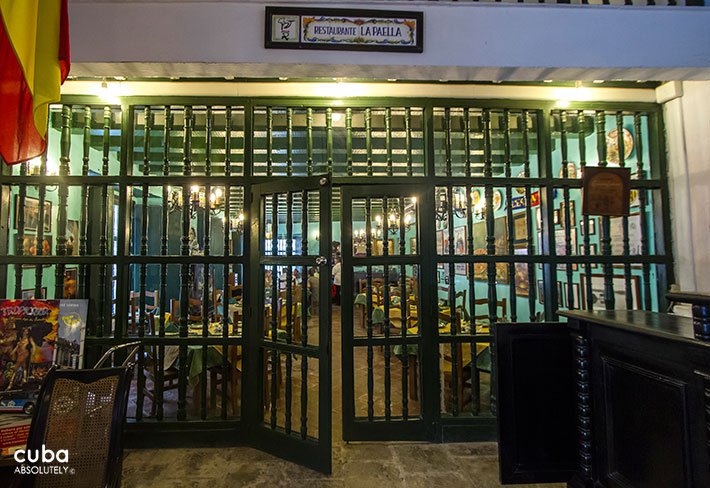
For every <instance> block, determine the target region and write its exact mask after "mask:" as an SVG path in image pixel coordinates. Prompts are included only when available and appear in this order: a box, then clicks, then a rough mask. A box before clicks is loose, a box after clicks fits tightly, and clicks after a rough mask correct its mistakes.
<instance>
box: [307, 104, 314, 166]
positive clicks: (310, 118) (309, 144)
mask: <svg viewBox="0 0 710 488" xmlns="http://www.w3.org/2000/svg"><path fill="white" fill-rule="evenodd" d="M306 175H308V176H313V109H312V108H311V107H308V108H307V109H306Z"/></svg>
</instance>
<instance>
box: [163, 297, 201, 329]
mask: <svg viewBox="0 0 710 488" xmlns="http://www.w3.org/2000/svg"><path fill="white" fill-rule="evenodd" d="M203 313H204V307H203V305H202V300H200V299H199V298H188V300H187V319H188V320H190V321H193V322H201V321H202V314H203ZM170 316H171V318H172V321H173V322H175V323H177V322H178V321H179V320H180V317H181V310H180V300H177V299H173V300H170Z"/></svg>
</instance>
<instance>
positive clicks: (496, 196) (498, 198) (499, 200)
mask: <svg viewBox="0 0 710 488" xmlns="http://www.w3.org/2000/svg"><path fill="white" fill-rule="evenodd" d="M502 204H503V194H502V193H501V192H500V190H495V191H494V192H493V210H498V209H500V207H501V205H502Z"/></svg>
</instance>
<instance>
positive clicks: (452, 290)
mask: <svg viewBox="0 0 710 488" xmlns="http://www.w3.org/2000/svg"><path fill="white" fill-rule="evenodd" d="M446 200H447V202H448V205H447V206H446V207H447V208H446V212H447V215H446V218H447V221H448V228H447V232H448V234H449V248H448V250H447V252H448V254H449V256H454V254H455V248H454V188H453V187H452V186H451V185H449V186H447V187H446ZM448 271H449V312H450V316H449V320H450V321H451V335H452V336H456V335H457V333H458V330H457V329H458V325H459V324H458V320H457V319H456V265H455V264H454V263H453V262H450V263H449V264H448ZM450 347H451V349H450V351H451V384H450V385H449V387H450V388H451V415H453V416H454V417H457V416H458V415H459V413H460V412H459V408H458V403H459V392H458V384H459V375H458V365H459V357H458V345H457V344H455V343H453V342H452V343H451V344H450Z"/></svg>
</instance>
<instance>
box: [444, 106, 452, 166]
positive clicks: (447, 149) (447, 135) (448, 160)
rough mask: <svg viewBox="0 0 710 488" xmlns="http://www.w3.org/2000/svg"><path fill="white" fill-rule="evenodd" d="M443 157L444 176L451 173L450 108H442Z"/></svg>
mask: <svg viewBox="0 0 710 488" xmlns="http://www.w3.org/2000/svg"><path fill="white" fill-rule="evenodd" d="M444 155H445V156H444V157H445V165H446V176H451V175H452V171H453V170H452V167H451V108H449V107H446V108H445V109H444Z"/></svg>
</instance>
